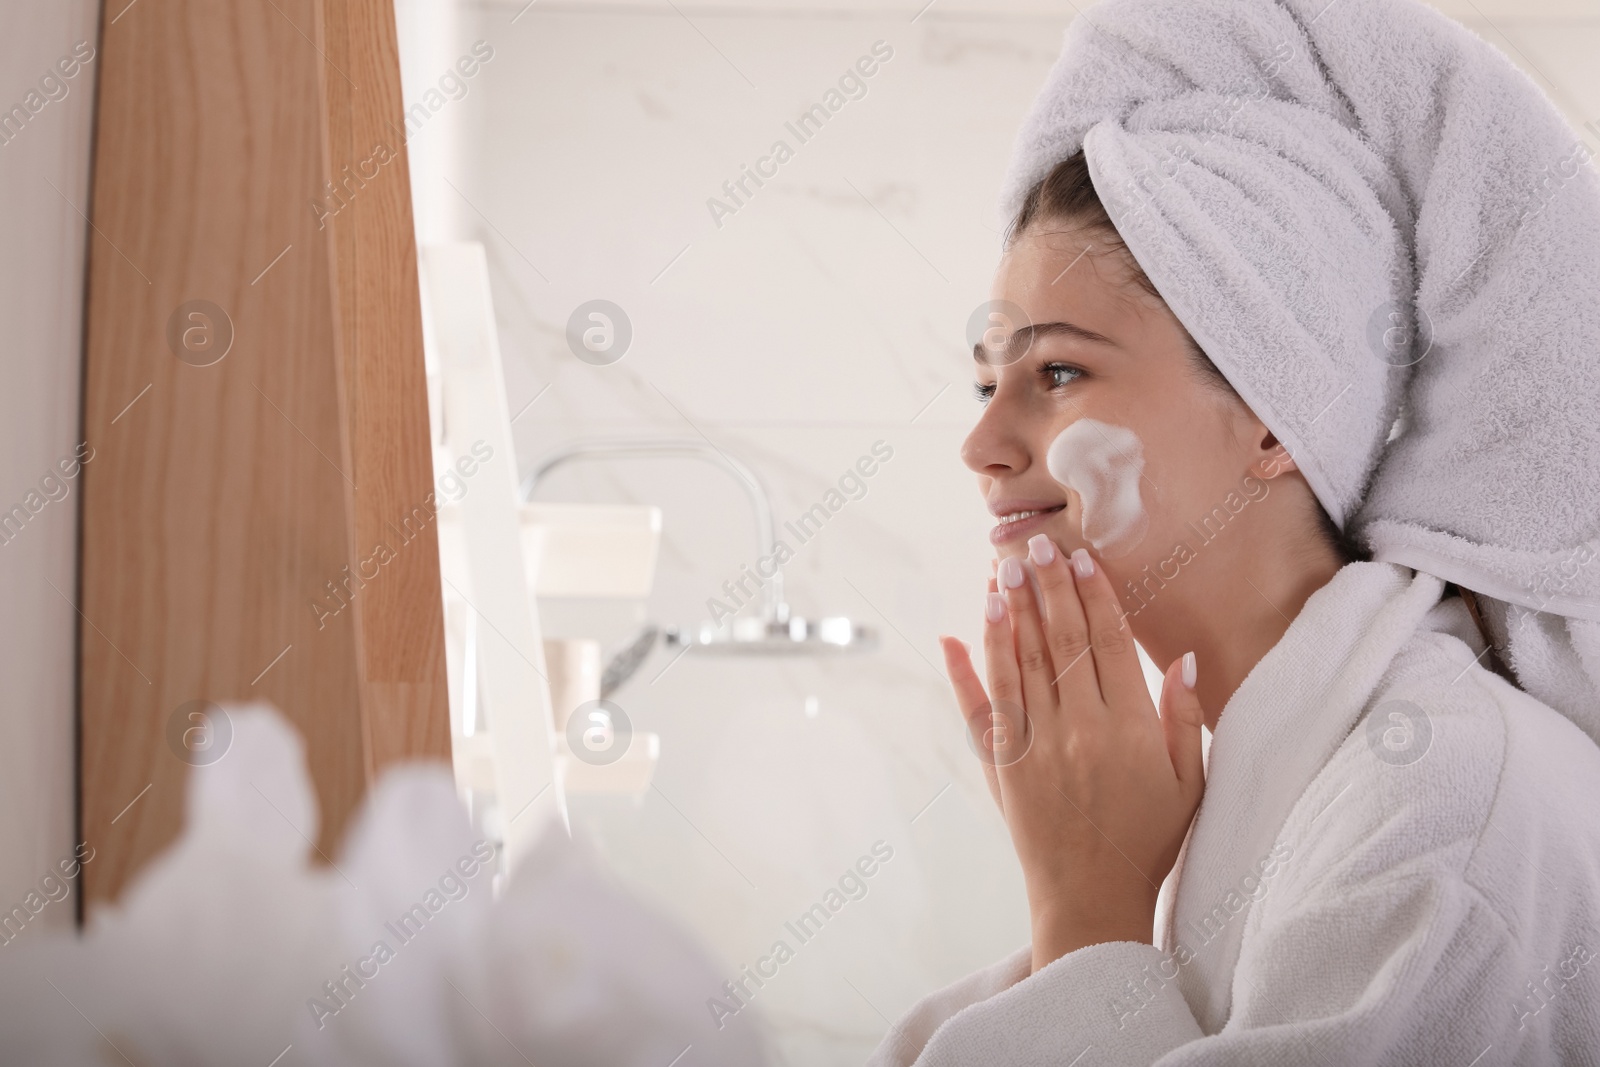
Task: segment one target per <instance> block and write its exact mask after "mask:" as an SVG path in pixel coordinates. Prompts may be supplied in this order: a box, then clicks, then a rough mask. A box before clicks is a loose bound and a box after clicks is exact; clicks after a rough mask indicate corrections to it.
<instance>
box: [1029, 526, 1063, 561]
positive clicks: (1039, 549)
mask: <svg viewBox="0 0 1600 1067" xmlns="http://www.w3.org/2000/svg"><path fill="white" fill-rule="evenodd" d="M1028 558H1029V559H1031V560H1033V565H1034V566H1035V567H1044V566H1047V565H1049V564H1051V563H1053V562H1055V558H1056V546H1055V545H1054V544H1053V543H1052V542H1051V540H1050V536H1049V535H1048V534H1034V535H1033V536H1032V537H1030V538H1028Z"/></svg>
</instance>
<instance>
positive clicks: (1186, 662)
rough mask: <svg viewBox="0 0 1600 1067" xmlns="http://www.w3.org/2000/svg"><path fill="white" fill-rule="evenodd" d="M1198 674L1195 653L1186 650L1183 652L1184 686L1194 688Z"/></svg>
mask: <svg viewBox="0 0 1600 1067" xmlns="http://www.w3.org/2000/svg"><path fill="white" fill-rule="evenodd" d="M1198 675H1199V669H1198V668H1197V667H1196V666H1195V662H1194V653H1193V652H1185V653H1184V654H1183V687H1184V688H1185V689H1193V688H1194V680H1195V678H1196V677H1197V676H1198Z"/></svg>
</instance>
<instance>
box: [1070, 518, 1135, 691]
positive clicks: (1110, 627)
mask: <svg viewBox="0 0 1600 1067" xmlns="http://www.w3.org/2000/svg"><path fill="white" fill-rule="evenodd" d="M1071 559H1072V568H1071V569H1072V573H1073V577H1074V579H1075V580H1076V582H1077V588H1078V599H1079V600H1080V601H1081V602H1082V604H1083V614H1084V617H1085V618H1086V619H1087V620H1088V622H1089V643H1090V645H1091V646H1092V647H1093V648H1094V673H1095V677H1096V678H1098V679H1099V681H1100V696H1101V698H1102V699H1103V700H1104V701H1105V702H1106V705H1107V706H1108V707H1113V708H1134V707H1139V708H1146V709H1148V710H1150V711H1152V712H1153V711H1154V710H1155V709H1154V708H1153V707H1151V705H1150V690H1149V688H1148V687H1147V686H1146V685H1145V681H1144V670H1143V669H1142V668H1141V667H1140V666H1139V650H1138V648H1137V647H1136V646H1135V645H1134V643H1133V630H1132V629H1131V628H1130V627H1129V626H1128V622H1127V620H1126V619H1124V618H1123V617H1122V606H1121V605H1120V604H1118V603H1117V593H1116V590H1114V589H1112V588H1111V579H1110V578H1108V577H1106V572H1105V568H1103V567H1101V566H1100V565H1099V564H1098V563H1096V562H1095V561H1094V558H1093V557H1092V556H1090V555H1089V552H1088V550H1087V549H1083V548H1078V549H1074V550H1073V552H1072V557H1071Z"/></svg>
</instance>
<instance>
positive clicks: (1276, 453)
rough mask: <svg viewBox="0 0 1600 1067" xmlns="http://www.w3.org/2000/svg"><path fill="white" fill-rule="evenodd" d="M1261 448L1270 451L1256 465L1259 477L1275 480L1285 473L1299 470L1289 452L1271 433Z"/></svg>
mask: <svg viewBox="0 0 1600 1067" xmlns="http://www.w3.org/2000/svg"><path fill="white" fill-rule="evenodd" d="M1261 447H1262V448H1265V449H1269V450H1270V451H1269V453H1268V455H1267V456H1266V458H1264V459H1262V460H1261V461H1260V462H1259V463H1257V464H1256V467H1257V469H1258V470H1259V471H1260V472H1261V477H1263V478H1276V477H1277V476H1278V475H1280V474H1283V473H1285V472H1286V471H1296V470H1299V469H1300V468H1299V466H1297V465H1296V464H1295V461H1294V457H1293V456H1291V455H1290V454H1289V450H1288V449H1287V448H1285V447H1284V446H1283V444H1282V442H1280V441H1279V440H1278V438H1277V437H1276V436H1275V435H1274V434H1272V433H1271V432H1269V433H1268V434H1267V436H1266V438H1265V439H1264V440H1263V441H1262V442H1261Z"/></svg>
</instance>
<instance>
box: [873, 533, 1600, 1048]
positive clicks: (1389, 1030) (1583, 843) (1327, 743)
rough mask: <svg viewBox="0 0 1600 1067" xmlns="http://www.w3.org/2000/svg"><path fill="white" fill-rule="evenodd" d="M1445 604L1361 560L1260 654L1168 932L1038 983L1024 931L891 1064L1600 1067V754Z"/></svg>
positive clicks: (1230, 715)
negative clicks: (1516, 680) (1488, 657)
mask: <svg viewBox="0 0 1600 1067" xmlns="http://www.w3.org/2000/svg"><path fill="white" fill-rule="evenodd" d="M1442 593H1443V582H1442V581H1441V580H1440V579H1438V578H1436V577H1433V576H1431V575H1428V574H1424V573H1420V572H1414V571H1412V570H1410V569H1409V568H1406V567H1401V566H1398V565H1396V564H1392V563H1351V564H1348V565H1346V566H1345V567H1344V568H1342V569H1341V570H1340V571H1339V572H1338V573H1337V574H1336V575H1335V576H1334V578H1333V579H1332V581H1330V582H1329V583H1328V584H1327V585H1326V586H1324V587H1323V588H1322V589H1319V590H1318V591H1317V592H1316V593H1314V594H1313V595H1312V596H1311V598H1310V599H1309V600H1308V601H1307V602H1306V605H1305V607H1304V609H1303V610H1302V611H1301V612H1300V614H1299V615H1298V616H1297V617H1296V618H1295V620H1294V622H1293V624H1292V625H1291V626H1290V627H1289V629H1288V631H1287V632H1286V633H1285V634H1284V636H1283V639H1282V640H1281V641H1279V642H1278V643H1277V644H1276V645H1274V646H1273V647H1272V649H1270V650H1269V651H1268V652H1267V654H1266V655H1265V656H1263V657H1262V659H1261V661H1260V662H1259V663H1258V664H1256V666H1255V668H1254V669H1253V670H1252V671H1251V672H1250V674H1249V676H1248V677H1246V678H1245V680H1244V682H1243V683H1242V684H1241V685H1240V686H1239V689H1238V691H1237V692H1235V693H1234V695H1233V696H1232V698H1231V699H1230V700H1229V701H1228V703H1227V705H1226V706H1225V708H1224V709H1223V712H1222V715H1221V718H1220V720H1219V722H1218V724H1217V730H1216V733H1215V736H1214V738H1213V741H1212V745H1211V750H1210V755H1209V763H1208V767H1207V784H1206V793H1205V799H1204V801H1203V802H1202V803H1201V806H1200V810H1199V813H1198V815H1197V816H1196V818H1195V822H1194V824H1193V826H1192V827H1191V829H1190V832H1189V837H1188V840H1187V841H1186V842H1185V845H1184V850H1183V853H1182V854H1181V855H1180V857H1179V861H1178V866H1177V867H1176V868H1175V869H1174V871H1173V873H1172V875H1171V876H1170V877H1169V879H1168V884H1167V885H1166V886H1164V887H1163V892H1162V897H1161V904H1160V906H1159V907H1158V914H1157V917H1156V938H1155V940H1156V944H1157V945H1159V946H1160V947H1156V946H1155V945H1147V944H1142V943H1136V942H1131V941H1118V942H1111V943H1106V944H1099V945H1091V946H1089V947H1087V948H1082V949H1079V950H1078V951H1076V952H1072V953H1069V954H1067V955H1066V956H1063V957H1061V958H1060V959H1058V960H1055V961H1054V962H1052V963H1051V964H1049V965H1048V966H1046V967H1045V968H1043V969H1042V970H1040V971H1039V972H1038V973H1036V974H1032V975H1029V973H1028V971H1029V966H1030V952H1029V949H1028V947H1027V946H1023V947H1021V948H1019V949H1018V950H1017V951H1016V952H1015V953H1013V954H1012V955H1010V956H1008V957H1007V958H1005V959H1003V960H1001V961H999V962H998V963H996V964H994V965H992V966H990V967H988V968H986V969H984V970H982V971H979V972H977V973H975V974H973V975H970V976H968V977H967V978H964V979H962V980H961V981H958V982H956V983H955V984H953V985H951V986H948V987H946V988H944V989H941V990H939V991H938V992H936V993H933V994H931V995H929V996H927V997H925V998H923V999H922V1000H921V1001H919V1002H918V1003H917V1004H915V1005H913V1006H912V1008H911V1009H910V1011H908V1012H907V1013H906V1014H905V1015H904V1016H903V1017H902V1018H901V1019H899V1020H898V1021H897V1022H896V1023H895V1024H894V1026H893V1027H892V1028H891V1030H890V1032H889V1034H888V1036H887V1037H886V1038H885V1039H884V1042H883V1044H882V1045H880V1046H879V1048H878V1050H877V1052H876V1053H874V1055H873V1058H872V1060H871V1064H872V1065H873V1067H886V1065H891V1064H893V1065H905V1064H912V1063H915V1064H916V1065H917V1067H954V1065H958V1064H959V1065H975V1067H976V1065H982V1067H1023V1065H1033V1064H1039V1065H1044V1064H1051V1065H1055V1067H1066V1065H1074V1067H1097V1065H1102V1064H1141V1065H1142V1064H1161V1065H1163V1067H1177V1065H1180V1064H1184V1065H1189V1064H1272V1065H1275V1067H1276V1065H1284V1064H1327V1065H1329V1067H1344V1065H1347V1064H1394V1065H1410V1064H1450V1065H1454V1067H1469V1065H1470V1067H1490V1065H1492V1064H1525V1065H1536V1064H1537V1065H1545V1064H1600V748H1597V747H1596V745H1595V744H1594V742H1593V741H1591V740H1590V739H1589V738H1588V737H1587V736H1586V735H1585V734H1584V733H1583V732H1582V731H1581V730H1579V729H1578V728H1577V727H1576V726H1574V725H1573V724H1572V723H1571V722H1570V721H1568V720H1567V719H1565V718H1563V717H1562V716H1561V715H1559V714H1557V713H1556V712H1554V711H1552V710H1551V709H1550V708H1549V707H1547V706H1545V705H1544V704H1541V703H1540V702H1539V701H1537V700H1535V699H1533V698H1532V697H1530V696H1528V695H1526V694H1525V693H1522V692H1521V691H1520V690H1518V689H1516V688H1515V687H1513V686H1512V685H1510V684H1509V683H1507V682H1506V681H1504V680H1503V679H1502V678H1500V677H1499V676H1497V675H1495V674H1494V673H1492V672H1491V671H1488V670H1486V669H1485V668H1483V667H1482V666H1480V665H1479V661H1477V660H1476V659H1475V658H1474V657H1475V654H1481V653H1482V652H1483V650H1484V645H1483V643H1482V641H1481V639H1480V638H1479V636H1478V634H1477V631H1476V629H1475V627H1474V626H1473V623H1472V620H1471V618H1470V616H1469V615H1468V614H1467V611H1466V607H1465V605H1464V604H1463V603H1462V602H1461V600H1460V598H1459V597H1453V596H1452V597H1449V598H1446V599H1443V600H1441V599H1440V598H1441V596H1442ZM1174 890H1175V891H1174Z"/></svg>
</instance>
